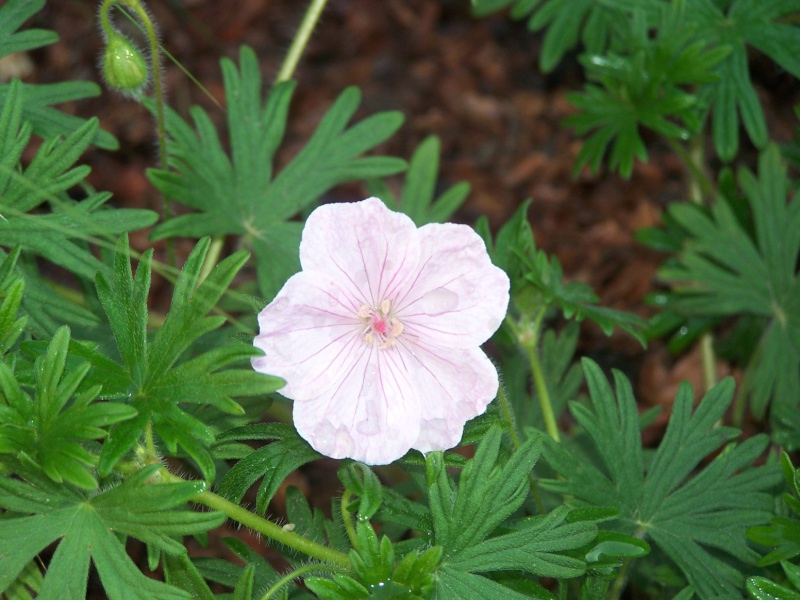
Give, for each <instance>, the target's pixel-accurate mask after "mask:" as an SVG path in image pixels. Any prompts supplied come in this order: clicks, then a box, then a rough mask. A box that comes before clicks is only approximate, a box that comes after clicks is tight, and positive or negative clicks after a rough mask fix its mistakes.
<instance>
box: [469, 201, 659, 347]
mask: <svg viewBox="0 0 800 600" xmlns="http://www.w3.org/2000/svg"><path fill="white" fill-rule="evenodd" d="M530 204H531V201H530V200H528V201H526V202H525V203H523V204H522V206H520V207H519V209H518V210H517V212H516V213H515V214H514V216H513V217H512V218H511V219H509V221H508V222H507V223H506V224H505V225H503V227H502V228H501V229H500V231H499V232H498V233H497V236H496V239H495V240H494V243H493V242H492V239H491V234H490V232H489V227H488V221H486V220H485V219H482V220H480V221H479V222H478V224H477V226H476V230H477V231H478V233H479V235H481V236H482V237H483V239H484V241H485V242H486V247H487V249H488V250H489V255H490V256H491V257H492V262H493V263H494V264H495V265H497V266H498V267H500V268H501V269H503V270H504V271H505V272H506V273H508V276H509V278H510V279H511V297H512V301H513V303H514V305H515V307H516V309H517V310H518V311H519V312H520V313H522V314H528V315H532V314H536V313H537V312H538V311H540V310H542V309H543V308H545V309H546V308H549V307H554V308H559V309H560V310H561V312H562V313H563V315H564V318H566V319H574V320H575V321H578V322H580V321H582V320H583V319H586V318H588V319H590V320H592V321H594V322H595V323H597V325H598V326H599V327H600V328H601V329H602V330H603V332H604V333H605V334H606V335H611V332H612V331H613V329H614V327H619V328H620V329H623V330H624V331H627V332H628V333H630V334H631V335H632V336H633V337H635V338H636V339H637V340H638V341H639V342H640V343H641V344H643V345H644V343H645V340H644V336H643V335H642V334H641V332H640V331H639V330H640V329H641V328H642V327H643V326H644V324H645V322H644V320H643V319H640V318H639V317H637V316H636V315H632V314H629V313H625V312H622V311H618V310H614V309H611V308H606V307H602V306H598V305H597V302H598V300H599V298H598V297H597V295H596V294H595V293H594V292H593V291H592V289H591V288H590V287H589V286H587V285H586V284H584V283H581V282H578V281H574V282H569V283H567V282H564V278H563V271H562V269H561V263H560V262H559V260H558V258H556V257H555V256H553V257H548V256H547V254H546V253H545V252H544V251H542V250H538V249H537V248H536V242H535V240H534V237H533V230H532V229H531V226H530V223H529V222H528V217H527V213H528V208H529V207H530Z"/></svg>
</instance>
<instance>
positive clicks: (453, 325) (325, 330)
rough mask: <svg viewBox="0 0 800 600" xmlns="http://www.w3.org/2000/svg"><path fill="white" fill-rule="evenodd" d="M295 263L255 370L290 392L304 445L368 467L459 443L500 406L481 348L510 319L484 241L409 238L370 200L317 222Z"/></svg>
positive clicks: (431, 228) (441, 228)
mask: <svg viewBox="0 0 800 600" xmlns="http://www.w3.org/2000/svg"><path fill="white" fill-rule="evenodd" d="M300 263H301V265H302V268H303V270H302V271H301V272H300V273H297V274H296V275H293V276H292V277H291V278H290V279H289V280H288V281H287V282H286V284H285V285H284V286H283V289H282V290H281V291H280V292H279V293H278V295H277V296H276V297H275V299H274V300H273V301H272V302H271V303H270V304H269V305H268V306H267V307H266V308H265V309H264V310H263V311H261V313H260V314H259V316H258V323H259V326H260V333H259V335H258V337H256V338H255V342H254V343H255V345H256V346H257V347H258V348H260V349H262V350H263V351H264V354H265V355H264V356H262V357H258V358H254V359H253V367H254V368H255V369H256V370H257V371H261V372H264V373H269V374H272V375H277V376H279V377H282V378H284V379H285V380H286V385H285V386H284V387H283V388H281V390H279V391H280V393H281V394H282V395H284V396H286V397H287V398H291V399H292V400H294V423H295V427H297V431H298V432H299V433H300V435H301V436H303V438H305V439H306V440H307V441H308V442H309V443H310V444H311V445H312V446H313V447H314V448H315V449H316V450H317V451H318V452H320V453H322V454H325V455H327V456H331V457H333V458H345V457H349V458H353V459H355V460H359V461H362V462H365V463H367V464H372V465H380V464H387V463H390V462H392V461H393V460H396V459H398V458H400V457H401V456H403V455H404V454H405V453H406V452H407V451H408V450H409V449H410V448H415V449H417V450H419V451H421V452H430V451H432V450H445V449H447V448H452V447H453V446H455V445H456V444H458V442H459V441H460V440H461V435H462V433H463V429H464V423H465V422H466V421H468V420H469V419H471V418H473V417H475V416H477V415H480V414H482V413H483V412H484V411H485V409H486V405H487V404H489V402H491V401H492V399H493V398H494V397H495V395H496V393H497V386H498V380H497V371H496V370H495V367H494V365H493V364H492V363H491V361H490V360H489V359H488V357H487V356H486V355H485V354H484V353H483V351H482V350H481V349H480V348H479V346H480V345H481V344H482V343H483V342H485V341H486V340H487V339H488V338H489V337H490V336H491V335H492V334H493V333H494V332H495V331H496V330H497V328H498V327H499V326H500V323H501V322H502V320H503V318H504V317H505V314H506V308H507V306H508V289H509V281H508V277H507V276H506V274H505V273H504V272H503V271H502V270H501V269H499V268H497V267H495V266H494V265H492V263H491V261H490V259H489V255H488V254H487V252H486V247H485V246H484V243H483V240H481V238H480V237H479V236H478V235H477V234H476V233H475V232H474V231H473V230H472V229H471V228H469V227H467V226H466V225H455V224H452V223H448V224H431V225H425V226H424V227H420V228H419V229H417V227H416V226H415V225H414V223H413V221H411V219H409V218H408V217H407V216H406V215H403V214H401V213H395V212H392V211H390V210H389V209H388V208H386V206H384V204H383V202H381V201H380V200H378V199H377V198H368V199H367V200H363V201H362V202H355V203H349V204H327V205H324V206H321V207H319V208H318V209H316V210H315V211H314V212H313V213H312V214H311V216H310V217H309V218H308V221H307V222H306V225H305V229H304V230H303V240H302V242H301V244H300Z"/></svg>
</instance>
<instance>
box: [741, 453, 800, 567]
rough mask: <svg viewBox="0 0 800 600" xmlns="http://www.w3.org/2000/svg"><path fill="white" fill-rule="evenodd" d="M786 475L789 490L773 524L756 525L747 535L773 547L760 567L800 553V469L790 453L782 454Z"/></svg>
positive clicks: (788, 558) (782, 464) (760, 563)
mask: <svg viewBox="0 0 800 600" xmlns="http://www.w3.org/2000/svg"><path fill="white" fill-rule="evenodd" d="M781 467H782V468H783V477H784V480H785V481H786V485H787V486H788V488H789V493H784V494H783V506H782V507H781V510H780V511H779V514H778V515H776V516H774V517H773V518H772V522H771V524H770V525H764V526H761V527H753V528H751V529H749V530H748V531H747V537H749V538H750V539H751V540H752V541H754V542H756V543H757V544H760V545H762V546H766V547H771V548H772V550H771V551H770V552H769V553H768V554H767V555H766V556H764V557H762V558H761V560H760V561H759V565H760V566H767V565H772V564H775V563H777V562H781V561H784V560H790V559H794V558H797V557H798V556H800V471H798V470H796V469H795V468H794V465H792V461H791V459H790V458H789V455H788V454H786V453H785V452H784V453H783V454H782V455H781Z"/></svg>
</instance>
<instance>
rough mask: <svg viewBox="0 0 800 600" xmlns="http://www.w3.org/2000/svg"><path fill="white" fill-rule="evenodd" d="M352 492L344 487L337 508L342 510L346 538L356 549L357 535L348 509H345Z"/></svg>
mask: <svg viewBox="0 0 800 600" xmlns="http://www.w3.org/2000/svg"><path fill="white" fill-rule="evenodd" d="M352 496H353V494H352V493H351V492H350V490H348V489H347V488H345V490H344V494H342V499H341V503H340V505H339V510H341V511H342V522H343V523H344V530H345V531H346V532H347V538H348V539H349V540H350V545H351V546H352V547H353V548H355V549H356V550H358V536H357V535H356V528H355V527H353V518H352V516H351V515H350V511H349V510H347V505H348V504H350V498H352Z"/></svg>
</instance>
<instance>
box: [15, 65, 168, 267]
mask: <svg viewBox="0 0 800 600" xmlns="http://www.w3.org/2000/svg"><path fill="white" fill-rule="evenodd" d="M21 90H22V84H21V83H19V81H14V82H12V83H11V87H10V89H9V91H8V97H7V99H6V100H7V101H6V102H5V103H4V104H3V110H2V113H0V214H2V215H3V219H1V220H0V245H4V246H15V245H20V246H21V247H22V249H23V250H26V251H29V252H33V253H35V254H37V255H39V256H41V257H43V258H46V259H47V260H49V261H51V262H53V263H55V264H57V265H60V266H62V267H64V268H66V269H68V270H70V271H72V272H73V273H76V274H79V275H83V276H84V277H88V278H93V277H94V275H95V273H96V272H97V271H106V270H107V267H106V266H105V265H104V264H103V263H102V262H100V261H99V260H98V259H97V258H95V257H94V255H93V254H92V253H91V252H90V251H89V250H88V249H87V248H85V247H84V246H83V245H82V242H83V241H85V240H90V239H92V238H93V237H94V236H112V235H116V234H119V233H121V232H124V231H132V230H134V229H140V228H142V227H147V226H148V225H152V224H153V223H154V222H155V220H156V214H155V213H153V212H152V211H148V210H132V209H116V210H113V211H111V210H100V208H101V207H102V205H103V204H104V203H105V202H106V201H107V200H108V199H109V198H111V194H108V193H98V194H93V195H91V196H89V197H88V198H86V199H85V200H83V201H81V202H73V201H71V200H69V199H67V198H66V196H65V195H64V193H65V192H66V191H67V190H69V189H70V188H72V187H73V186H76V185H78V184H79V183H81V182H82V181H83V180H84V179H85V178H86V176H87V175H88V174H89V167H87V166H73V165H74V164H75V162H76V161H77V160H78V159H79V158H80V156H81V154H83V152H84V151H85V150H86V148H87V147H88V146H89V144H90V143H91V141H92V138H93V137H94V135H95V133H96V131H97V119H93V120H90V121H87V122H86V123H85V124H84V125H82V126H81V127H79V128H78V129H77V130H75V131H74V132H72V133H71V134H69V135H68V136H67V137H66V138H65V139H63V140H62V139H59V138H57V137H53V138H50V139H48V140H46V141H45V143H44V145H43V146H42V147H41V148H40V149H39V151H38V152H37V153H36V156H35V157H34V158H33V159H32V160H31V161H30V163H29V164H28V165H27V167H26V168H25V169H24V170H22V169H21V168H20V167H19V164H20V159H21V157H22V153H23V151H24V150H25V148H26V147H27V145H28V143H29V141H30V137H31V125H30V124H29V122H27V121H23V113H22V107H23V103H24V98H23V95H22V93H21ZM44 202H49V203H50V205H51V207H52V212H49V213H46V214H41V213H40V212H38V211H36V212H32V211H35V210H36V209H39V208H40V206H41V205H42V204H43V203H44Z"/></svg>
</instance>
